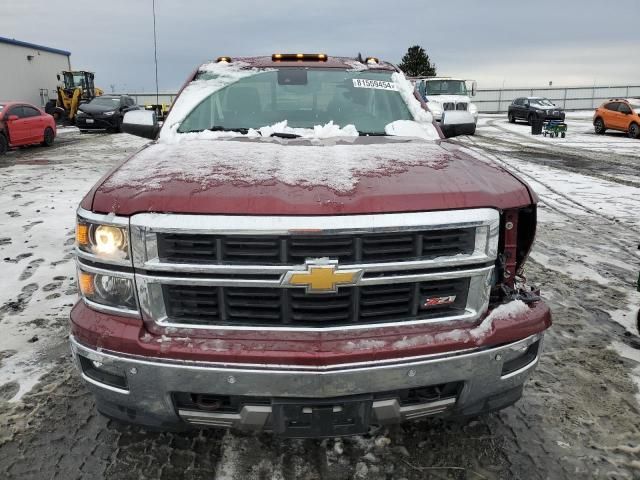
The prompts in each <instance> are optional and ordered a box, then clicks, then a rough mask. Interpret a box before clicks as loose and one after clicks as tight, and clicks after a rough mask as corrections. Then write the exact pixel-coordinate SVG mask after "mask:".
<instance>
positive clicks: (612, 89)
mask: <svg viewBox="0 0 640 480" xmlns="http://www.w3.org/2000/svg"><path fill="white" fill-rule="evenodd" d="M518 97H546V98H548V99H549V100H551V101H552V102H553V103H555V104H556V105H558V106H559V107H562V108H564V109H565V110H592V109H594V108H596V107H598V106H600V105H601V104H602V102H604V101H605V100H609V99H610V98H630V97H640V86H632V85H624V86H606V87H603V86H599V87H595V86H594V87H543V88H496V89H479V90H478V91H477V92H476V96H475V97H473V100H472V102H473V103H475V104H476V105H477V106H478V110H479V111H480V112H483V113H503V112H506V111H507V109H508V108H509V105H510V104H511V102H512V101H513V100H514V99H515V98H518Z"/></svg>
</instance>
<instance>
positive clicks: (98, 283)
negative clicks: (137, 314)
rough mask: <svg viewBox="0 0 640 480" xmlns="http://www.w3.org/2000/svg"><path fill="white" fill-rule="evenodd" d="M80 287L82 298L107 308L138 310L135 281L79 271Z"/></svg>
mask: <svg viewBox="0 0 640 480" xmlns="http://www.w3.org/2000/svg"><path fill="white" fill-rule="evenodd" d="M78 286H79V287H80V293H81V294H82V296H83V297H84V298H85V299H87V300H89V301H91V302H94V303H97V304H100V305H104V306H107V307H114V308H120V309H126V310H134V311H135V310H137V304H136V296H135V290H134V286H133V280H132V279H131V278H125V277H123V276H118V275H117V274H116V275H111V274H107V273H92V272H86V271H84V270H82V269H81V268H80V269H78Z"/></svg>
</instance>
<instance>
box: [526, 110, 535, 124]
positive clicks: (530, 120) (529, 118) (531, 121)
mask: <svg viewBox="0 0 640 480" xmlns="http://www.w3.org/2000/svg"><path fill="white" fill-rule="evenodd" d="M535 119H536V116H535V115H534V114H533V113H531V114H529V116H528V117H527V122H528V123H529V125H533V122H534V121H535Z"/></svg>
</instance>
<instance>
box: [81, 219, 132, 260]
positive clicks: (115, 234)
mask: <svg viewBox="0 0 640 480" xmlns="http://www.w3.org/2000/svg"><path fill="white" fill-rule="evenodd" d="M76 242H77V245H78V248H79V249H80V250H82V251H83V252H87V253H90V254H93V255H95V256H97V257H99V258H101V259H105V260H113V261H120V260H123V261H124V260H128V259H129V232H128V230H127V228H126V227H121V226H117V225H100V224H96V223H90V222H87V221H85V220H84V219H82V218H78V223H77V225H76Z"/></svg>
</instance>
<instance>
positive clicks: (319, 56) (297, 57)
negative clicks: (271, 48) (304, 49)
mask: <svg viewBox="0 0 640 480" xmlns="http://www.w3.org/2000/svg"><path fill="white" fill-rule="evenodd" d="M327 58H328V57H327V55H326V54H325V53H274V54H273V55H271V60H273V61H274V62H326V61H327Z"/></svg>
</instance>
